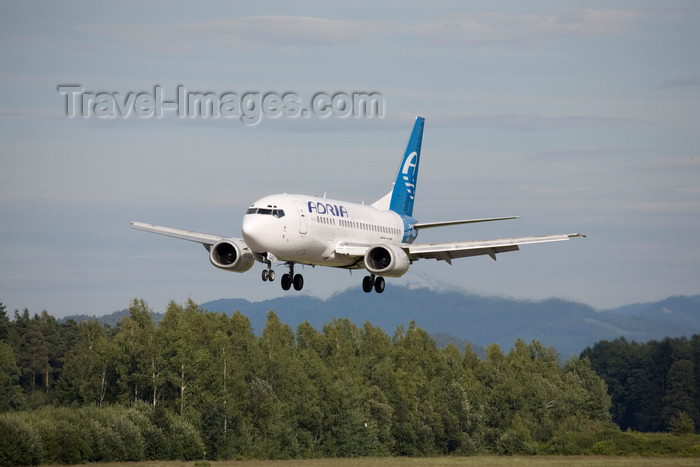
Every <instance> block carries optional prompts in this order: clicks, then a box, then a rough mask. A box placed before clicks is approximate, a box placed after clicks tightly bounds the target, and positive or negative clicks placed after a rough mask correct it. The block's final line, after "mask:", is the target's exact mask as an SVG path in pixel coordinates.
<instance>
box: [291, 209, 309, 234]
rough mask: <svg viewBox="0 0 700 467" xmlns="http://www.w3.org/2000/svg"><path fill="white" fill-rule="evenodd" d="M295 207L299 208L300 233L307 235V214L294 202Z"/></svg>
mask: <svg viewBox="0 0 700 467" xmlns="http://www.w3.org/2000/svg"><path fill="white" fill-rule="evenodd" d="M293 203H294V207H295V208H297V213H299V233H300V234H305V233H306V231H307V228H308V219H307V218H306V213H305V212H304V208H302V206H301V205H300V204H299V203H298V202H296V201H293Z"/></svg>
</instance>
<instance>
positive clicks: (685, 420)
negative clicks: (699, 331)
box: [581, 335, 700, 432]
mask: <svg viewBox="0 0 700 467" xmlns="http://www.w3.org/2000/svg"><path fill="white" fill-rule="evenodd" d="M581 358H587V359H589V360H590V362H591V366H592V367H593V369H594V370H595V371H596V373H597V374H598V375H599V376H601V377H602V378H603V379H604V380H605V382H606V384H607V386H608V392H609V393H610V396H611V399H612V411H611V412H612V417H613V420H614V421H615V422H616V423H617V424H618V425H619V426H620V428H622V429H623V430H626V429H632V430H637V431H646V432H660V431H673V432H693V431H694V429H695V428H696V427H698V428H700V335H694V336H693V337H691V338H690V339H687V338H686V337H681V338H670V337H667V338H666V339H664V340H662V341H650V342H647V343H643V344H640V343H637V342H628V341H627V340H626V339H625V338H620V339H616V340H613V341H601V342H598V343H597V344H595V345H594V346H593V347H589V348H586V349H585V350H584V351H583V353H582V354H581Z"/></svg>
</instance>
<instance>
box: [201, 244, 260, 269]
mask: <svg viewBox="0 0 700 467" xmlns="http://www.w3.org/2000/svg"><path fill="white" fill-rule="evenodd" d="M209 261H211V264H213V265H214V266H216V267H217V268H220V269H225V270H227V271H234V272H246V271H247V270H248V269H250V268H251V267H253V263H255V257H254V256H253V253H252V252H251V251H250V248H248V246H247V245H246V244H245V243H242V244H241V242H237V241H235V240H222V241H220V242H219V243H217V244H216V245H214V246H212V247H211V249H210V250H209Z"/></svg>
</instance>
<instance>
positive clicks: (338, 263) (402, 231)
mask: <svg viewBox="0 0 700 467" xmlns="http://www.w3.org/2000/svg"><path fill="white" fill-rule="evenodd" d="M414 223H415V221H414V220H413V219H412V218H410V217H407V216H400V215H399V214H397V213H395V212H393V211H389V210H381V209H377V208H375V207H372V206H368V205H364V204H357V203H350V202H347V201H339V200H333V199H327V198H319V197H317V196H308V195H292V194H279V195H271V196H266V197H264V198H261V199H259V200H258V201H256V202H255V203H253V204H252V205H251V206H250V207H249V208H248V210H247V211H246V214H245V215H244V216H243V225H242V230H243V239H244V240H245V242H246V244H247V245H248V246H249V247H250V249H251V250H252V251H253V252H255V253H257V254H261V255H262V254H265V253H267V254H268V255H270V254H271V255H273V256H274V257H275V258H276V259H277V260H280V261H291V262H295V263H302V264H313V265H322V266H332V267H350V268H353V267H361V265H360V261H359V260H358V258H357V257H353V256H348V255H344V254H337V253H336V247H337V245H338V244H349V245H352V244H358V245H376V244H382V243H384V244H401V243H411V242H412V241H413V240H414V239H415V237H416V232H415V230H413V224H414Z"/></svg>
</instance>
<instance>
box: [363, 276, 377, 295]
mask: <svg viewBox="0 0 700 467" xmlns="http://www.w3.org/2000/svg"><path fill="white" fill-rule="evenodd" d="M373 286H374V278H373V277H372V276H365V277H364V279H362V290H363V291H364V292H365V293H370V292H371V291H372V287H373Z"/></svg>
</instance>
